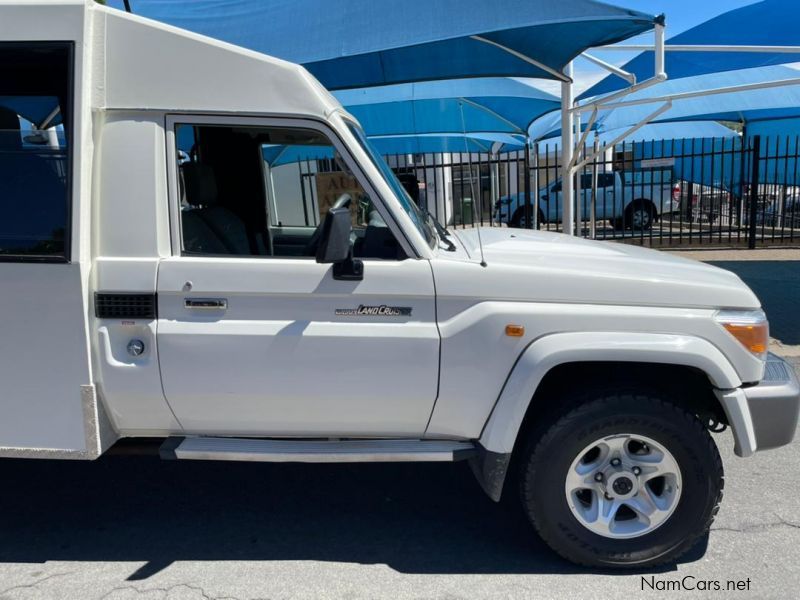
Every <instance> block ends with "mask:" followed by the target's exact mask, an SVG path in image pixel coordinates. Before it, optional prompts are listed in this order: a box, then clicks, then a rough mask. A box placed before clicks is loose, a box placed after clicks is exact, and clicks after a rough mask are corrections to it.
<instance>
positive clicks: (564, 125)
mask: <svg viewBox="0 0 800 600" xmlns="http://www.w3.org/2000/svg"><path fill="white" fill-rule="evenodd" d="M564 75H566V76H567V78H568V79H569V81H562V82H561V226H562V228H563V232H564V233H565V234H567V235H574V228H573V216H572V215H573V213H572V205H573V202H574V198H573V194H572V168H571V167H570V163H572V152H573V144H574V141H573V137H572V112H571V110H572V103H573V100H574V98H573V90H572V62H569V63H567V66H566V67H564Z"/></svg>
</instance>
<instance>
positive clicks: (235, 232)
mask: <svg viewBox="0 0 800 600" xmlns="http://www.w3.org/2000/svg"><path fill="white" fill-rule="evenodd" d="M181 171H182V178H183V185H184V187H185V194H186V202H187V203H188V204H189V205H190V206H193V207H195V208H194V209H193V210H191V211H184V213H183V218H184V220H185V219H186V215H187V214H194V215H195V217H196V218H197V219H200V220H201V221H202V222H203V223H204V224H205V225H206V226H207V227H208V229H209V230H210V231H211V232H213V234H214V235H215V236H216V238H217V241H218V242H219V244H220V245H221V246H222V247H223V248H224V250H223V251H222V252H215V253H216V254H237V255H245V256H247V255H252V254H254V252H253V251H252V249H251V245H250V238H249V236H248V235H247V227H245V224H244V222H243V221H242V219H240V218H239V216H238V215H237V214H236V213H234V212H233V211H232V210H230V209H228V208H226V207H224V206H221V205H220V204H219V195H218V193H217V182H216V179H215V178H214V171H213V170H212V169H211V167H209V166H208V165H204V164H201V163H195V162H188V163H184V164H183V165H181ZM189 226H190V228H191V229H192V231H191V233H196V234H198V236H199V237H198V240H202V243H203V244H206V245H208V246H212V245H213V242H211V240H210V238H208V237H207V232H205V231H204V230H203V228H202V226H201V225H199V224H198V223H197V221H196V219H195V218H194V217H191V218H190V224H189ZM185 239H186V231H185V230H184V242H185ZM187 250H188V248H187ZM257 253H258V254H263V253H264V252H263V251H262V250H261V248H260V247H259V248H258V250H257Z"/></svg>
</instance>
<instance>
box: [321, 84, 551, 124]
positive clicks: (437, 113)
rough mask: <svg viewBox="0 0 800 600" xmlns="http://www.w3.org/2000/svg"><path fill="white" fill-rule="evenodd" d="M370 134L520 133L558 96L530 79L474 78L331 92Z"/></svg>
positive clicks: (545, 111)
mask: <svg viewBox="0 0 800 600" xmlns="http://www.w3.org/2000/svg"><path fill="white" fill-rule="evenodd" d="M335 95H336V97H337V98H338V99H339V101H340V102H341V103H342V104H343V105H344V106H345V108H346V109H347V110H348V111H349V112H350V113H351V114H352V115H353V116H354V117H356V118H357V119H358V120H359V122H360V123H361V125H362V127H363V128H364V131H365V132H366V133H367V135H369V136H370V137H374V136H409V135H427V134H452V133H456V134H469V133H471V132H495V133H506V134H521V135H523V136H524V135H525V132H526V131H527V128H528V125H529V124H530V123H531V122H532V121H533V120H534V119H536V118H537V117H539V116H540V115H542V114H545V113H547V112H549V111H552V110H555V109H557V108H558V107H559V99H558V98H557V97H556V96H554V95H552V94H549V93H547V92H545V91H543V90H541V89H538V88H537V87H536V86H535V81H534V80H525V79H508V78H485V79H484V78H476V79H458V80H447V81H429V82H422V83H406V84H399V85H392V86H382V87H371V88H360V89H354V90H341V91H338V92H336V93H335Z"/></svg>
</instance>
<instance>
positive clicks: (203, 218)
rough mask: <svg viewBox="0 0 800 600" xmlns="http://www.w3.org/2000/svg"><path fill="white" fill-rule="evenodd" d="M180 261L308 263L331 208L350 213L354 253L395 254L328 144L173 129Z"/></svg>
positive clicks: (282, 132) (277, 132) (289, 134)
mask: <svg viewBox="0 0 800 600" xmlns="http://www.w3.org/2000/svg"><path fill="white" fill-rule="evenodd" d="M175 137H176V143H177V146H178V148H177V156H178V171H179V182H180V193H181V199H180V201H181V211H180V214H181V233H182V238H183V252H184V254H193V255H197V254H201V255H239V256H265V257H269V256H281V257H297V258H302V257H313V256H314V255H315V253H316V249H317V246H318V244H319V231H320V230H321V225H322V223H323V221H324V219H325V216H326V215H327V213H328V211H329V210H330V209H331V208H332V207H334V206H347V207H349V209H350V215H351V221H352V226H353V234H352V236H351V241H352V244H353V253H354V255H355V256H357V257H361V258H384V259H398V258H402V256H401V255H400V253H401V250H400V247H399V245H398V244H397V242H396V240H395V239H394V236H393V235H392V233H391V231H390V230H389V228H388V227H387V226H386V224H385V223H384V221H383V219H381V217H380V215H379V214H378V212H377V210H376V209H375V206H374V205H373V203H372V201H371V199H370V197H369V196H368V195H367V194H366V192H365V191H364V188H363V186H362V185H361V183H360V182H359V180H358V178H357V177H356V176H355V175H354V174H353V173H352V172H351V171H350V170H349V168H348V167H347V165H346V163H345V161H344V160H342V157H341V156H340V155H339V152H338V150H337V149H336V147H335V146H334V144H333V143H332V142H331V140H329V139H328V138H327V137H326V136H325V135H324V134H323V133H321V132H319V131H315V130H310V129H296V128H282V127H238V126H217V125H192V124H179V125H177V127H176V136H175Z"/></svg>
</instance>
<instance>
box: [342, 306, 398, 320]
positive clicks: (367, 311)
mask: <svg viewBox="0 0 800 600" xmlns="http://www.w3.org/2000/svg"><path fill="white" fill-rule="evenodd" d="M334 314H336V316H338V317H410V316H411V307H410V306H386V305H385V304H381V305H380V306H367V305H366V304H361V305H359V307H358V308H337V309H336V311H335V313H334Z"/></svg>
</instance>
